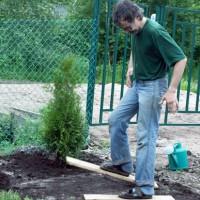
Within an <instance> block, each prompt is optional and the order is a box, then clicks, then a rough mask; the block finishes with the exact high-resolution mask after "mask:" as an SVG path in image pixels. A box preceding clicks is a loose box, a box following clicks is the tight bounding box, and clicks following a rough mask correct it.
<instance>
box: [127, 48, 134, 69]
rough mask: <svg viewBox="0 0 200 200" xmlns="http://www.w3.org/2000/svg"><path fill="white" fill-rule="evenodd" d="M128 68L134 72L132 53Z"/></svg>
mask: <svg viewBox="0 0 200 200" xmlns="http://www.w3.org/2000/svg"><path fill="white" fill-rule="evenodd" d="M128 68H129V69H132V70H133V56H132V52H131V54H130V58H129V62H128Z"/></svg>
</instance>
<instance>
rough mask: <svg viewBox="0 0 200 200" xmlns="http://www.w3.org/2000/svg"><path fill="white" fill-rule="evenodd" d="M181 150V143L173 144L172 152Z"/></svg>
mask: <svg viewBox="0 0 200 200" xmlns="http://www.w3.org/2000/svg"><path fill="white" fill-rule="evenodd" d="M178 148H181V143H175V144H174V152H175V151H176V149H178Z"/></svg>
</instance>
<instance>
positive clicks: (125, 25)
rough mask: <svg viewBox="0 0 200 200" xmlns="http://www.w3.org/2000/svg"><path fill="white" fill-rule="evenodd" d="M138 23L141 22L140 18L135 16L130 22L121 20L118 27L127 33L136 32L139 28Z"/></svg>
mask: <svg viewBox="0 0 200 200" xmlns="http://www.w3.org/2000/svg"><path fill="white" fill-rule="evenodd" d="M140 23H141V20H139V19H138V18H135V19H134V21H133V22H132V23H130V22H128V21H125V20H121V21H120V28H122V29H123V30H124V31H126V32H128V33H134V34H137V33H138V32H139V31H140V29H141V28H140Z"/></svg>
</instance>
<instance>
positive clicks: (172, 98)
mask: <svg viewBox="0 0 200 200" xmlns="http://www.w3.org/2000/svg"><path fill="white" fill-rule="evenodd" d="M164 101H166V104H167V107H168V110H169V112H172V113H176V112H177V110H178V100H177V97H176V90H171V89H168V90H167V92H166V93H165V94H164V96H163V97H162V100H161V104H162V103H163V102H164Z"/></svg>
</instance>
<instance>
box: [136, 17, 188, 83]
mask: <svg viewBox="0 0 200 200" xmlns="http://www.w3.org/2000/svg"><path fill="white" fill-rule="evenodd" d="M132 53H133V60H134V61H133V62H134V72H135V74H134V76H135V79H136V80H155V79H158V78H162V77H164V76H165V75H166V73H167V72H168V70H169V67H171V66H174V64H175V63H176V62H178V61H180V60H182V59H184V58H185V57H186V56H185V55H184V53H183V51H182V50H181V48H180V47H179V46H178V45H177V43H176V42H175V41H174V39H173V38H172V37H171V36H170V35H169V33H168V32H167V31H166V30H165V29H164V28H163V27H162V26H161V25H160V24H158V23H157V22H155V21H152V20H150V19H147V21H146V23H145V25H144V26H143V28H142V30H141V31H140V32H139V33H138V34H136V35H134V36H133V45H132Z"/></svg>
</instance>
